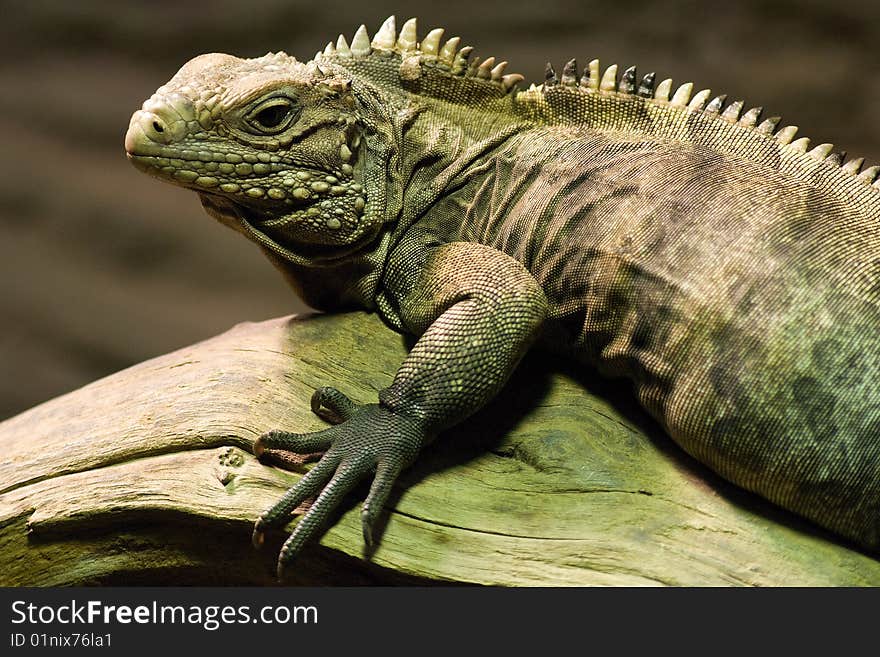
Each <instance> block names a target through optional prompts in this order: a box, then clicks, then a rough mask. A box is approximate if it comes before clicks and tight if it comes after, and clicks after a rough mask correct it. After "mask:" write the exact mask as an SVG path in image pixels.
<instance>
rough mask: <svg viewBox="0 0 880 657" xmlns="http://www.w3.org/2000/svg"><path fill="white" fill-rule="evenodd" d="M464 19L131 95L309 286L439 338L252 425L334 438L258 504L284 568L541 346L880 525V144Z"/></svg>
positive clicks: (145, 160) (157, 130)
mask: <svg viewBox="0 0 880 657" xmlns="http://www.w3.org/2000/svg"><path fill="white" fill-rule="evenodd" d="M442 35H443V30H441V29H435V30H432V31H430V32H429V33H428V34H427V35H426V36H425V38H424V39H423V40H421V41H419V40H418V38H417V31H416V21H415V19H411V20H409V21H407V22H406V23H405V24H404V25H403V26H402V28H401V29H400V32H399V34H398V32H397V30H396V27H395V22H394V18H393V17H391V18H389V19H388V20H387V21H385V23H384V24H383V25H382V27H381V28H380V29H379V31H378V33H377V34H376V35H375V37H374V38H373V39H372V41H371V40H370V37H369V35H368V33H367V30H366V28H364V27H363V26H361V27H360V29H358V31H357V32H356V33H355V35H354V37H353V39H352V41H351V43H350V44H349V43H348V42H347V41H346V39H345V37H343V36H340V37H339V39H338V41H336V43H335V45H334V43H332V42H331V43H330V44H328V45H327V48H326V49H325V50H324V51H323V53H318V54H317V55H316V56H315V58H314V59H313V60H312V61H310V62H307V63H301V62H299V61H297V60H296V59H294V58H293V57H290V56H288V55H287V54H285V53H283V52H278V53H269V54H267V55H265V56H264V57H259V58H256V59H239V58H236V57H232V56H230V55H225V54H208V55H202V56H200V57H196V58H195V59H193V60H191V61H190V62H188V63H187V64H186V65H185V66H184V67H183V68H181V69H180V71H179V72H178V73H177V74H176V75H175V76H174V77H173V78H172V79H171V80H170V81H169V82H168V83H167V84H165V85H164V86H162V87H160V88H159V89H158V91H156V93H155V94H154V95H153V96H152V97H151V98H150V99H149V100H147V101H146V102H145V103H144V105H143V108H142V109H141V110H139V111H137V112H135V113H134V115H133V116H132V119H131V124H130V127H129V129H128V134H127V135H126V138H125V147H126V150H127V152H128V157H129V158H130V159H131V161H132V162H133V163H134V164H135V165H136V166H137V167H138V168H140V169H142V170H144V171H146V172H147V173H149V174H151V175H154V176H157V177H159V178H161V179H163V180H168V181H171V182H174V183H176V184H179V185H182V186H185V187H188V188H190V189H194V190H196V191H197V192H198V193H199V195H200V197H201V200H202V203H203V205H204V207H205V208H206V209H207V211H208V212H209V213H210V214H211V215H213V216H214V217H216V218H217V219H219V220H220V221H221V222H223V223H225V224H227V225H228V226H231V227H232V228H234V229H236V230H238V231H240V232H241V233H243V234H244V235H245V236H247V237H248V238H250V239H251V240H253V241H255V242H256V243H257V244H259V245H260V246H261V247H262V249H263V250H264V251H265V253H266V254H267V255H268V257H269V258H270V259H271V260H272V261H273V263H274V264H275V265H276V266H277V267H278V268H279V269H280V270H281V271H282V272H283V273H284V274H285V276H286V278H287V279H288V280H289V281H290V283H291V284H292V285H293V287H294V288H295V290H296V291H297V292H298V293H299V295H300V296H301V297H302V298H303V300H304V301H305V302H306V303H308V304H309V305H311V306H313V307H315V308H318V309H322V310H337V309H342V308H364V309H368V310H375V311H377V312H378V313H380V314H381V316H382V317H383V318H384V320H385V321H386V322H387V323H388V324H390V325H391V326H392V327H393V328H395V329H397V330H399V331H401V332H406V333H411V334H414V335H417V336H419V338H418V340H417V342H416V343H415V346H414V347H413V349H412V350H411V352H410V354H409V356H408V357H407V358H406V359H405V361H404V362H403V364H402V366H401V367H400V369H399V370H398V372H397V374H396V376H395V378H394V381H393V383H392V384H391V385H390V386H389V387H388V388H386V389H384V390H382V391H381V392H380V393H379V396H378V403H376V404H365V405H359V404H356V403H354V402H352V401H351V400H349V399H348V398H347V397H345V396H344V395H343V394H342V393H340V392H338V391H337V390H335V389H333V388H321V389H319V390H318V391H317V392H316V393H315V394H314V396H313V397H312V409H313V410H314V411H315V412H316V413H318V414H319V415H320V416H321V417H322V418H324V419H326V420H328V421H330V422H332V423H333V424H334V425H335V426H332V427H330V428H328V429H326V430H323V431H318V432H314V433H306V434H297V433H288V432H286V431H271V432H269V433H267V434H265V435H263V436H262V437H261V438H259V440H258V441H257V442H256V444H255V445H254V451H255V453H256V454H258V455H260V454H261V453H262V452H263V451H264V450H266V449H271V450H289V451H291V452H295V453H299V454H308V453H314V452H325V453H324V455H323V457H322V458H321V459H320V461H319V462H318V463H317V465H315V467H313V468H312V469H311V470H310V471H309V472H308V474H306V475H305V476H304V477H303V478H302V479H301V480H300V481H299V482H298V483H297V484H296V485H295V486H294V487H293V488H292V489H291V490H290V491H288V493H287V494H286V495H285V496H284V497H283V498H282V499H281V500H280V501H279V502H278V503H277V504H276V505H275V506H273V507H272V508H271V509H269V510H268V511H266V512H265V513H264V514H263V515H262V516H260V518H259V520H257V522H256V527H255V530H254V541H255V543H257V544H259V543H260V542H261V540H262V535H263V532H264V530H266V529H267V528H271V527H278V526H283V525H284V524H286V523H287V522H288V521H289V520H290V517H291V515H292V513H293V512H294V510H295V509H296V508H297V507H298V506H299V505H300V504H301V503H303V502H304V501H305V500H307V499H309V498H313V497H315V496H317V499H316V501H315V502H314V503H313V504H312V505H311V508H310V509H309V510H308V512H307V513H305V515H304V516H303V517H302V518H301V520H300V521H299V523H298V524H297V525H296V528H295V530H294V531H293V533H292V535H291V536H290V537H289V539H288V540H287V542H286V543H285V544H284V547H283V548H282V551H281V555H280V558H279V573H280V572H281V571H282V570H283V568H284V566H285V564H287V563H289V562H290V561H291V560H292V559H293V558H294V556H295V555H296V554H297V552H298V551H299V550H300V549H301V547H302V546H303V544H304V543H305V542H307V541H308V540H310V539H312V538H313V537H315V536H316V534H318V532H319V530H320V527H321V524H322V523H323V522H324V521H325V520H326V519H327V517H328V515H329V514H330V513H331V512H332V511H333V509H334V507H336V506H337V505H338V504H339V502H340V501H341V500H342V498H343V496H345V495H346V494H347V493H348V492H349V491H351V490H352V489H353V488H354V487H355V486H356V485H357V484H358V482H359V481H360V480H361V479H363V478H365V477H367V476H368V475H370V474H371V473H373V472H375V476H374V478H373V480H372V486H371V488H370V491H369V494H368V496H367V498H366V501H365V503H364V506H363V515H362V518H363V531H364V538H365V540H366V542H367V543H368V544H369V543H370V542H371V541H372V528H373V526H374V523H375V521H376V518H377V516H378V514H379V513H380V510H381V509H382V506H383V504H384V503H385V501H386V500H387V498H388V495H389V493H390V491H391V488H392V485H393V482H394V480H395V478H396V477H397V476H398V474H399V473H400V472H401V471H402V470H403V469H404V468H406V467H407V466H408V465H409V464H411V463H412V462H413V460H414V459H415V458H416V457H417V455H418V453H419V451H420V450H421V449H422V447H424V446H425V444H426V443H428V442H429V441H431V440H432V439H433V438H434V437H435V436H436V435H437V434H438V433H439V432H441V431H443V430H444V429H447V428H449V427H451V426H452V425H454V424H456V423H458V422H460V421H461V420H463V419H464V418H466V417H467V416H469V415H470V414H472V413H473V412H475V411H476V410H477V409H479V408H480V407H482V406H483V405H484V404H486V403H487V402H488V401H489V400H490V399H492V397H493V396H494V395H495V394H496V393H497V392H498V391H499V389H500V388H501V387H502V386H503V385H504V383H505V381H506V380H507V379H508V377H509V376H510V374H511V372H512V370H513V369H514V368H515V367H516V365H517V363H518V362H519V360H520V359H521V358H522V356H523V355H524V353H525V352H526V351H527V350H528V349H529V348H530V347H531V346H532V344H533V343H537V345H538V346H539V347H541V348H546V349H551V350H553V351H555V352H559V353H564V354H569V355H570V356H571V357H573V358H577V359H579V360H580V361H582V362H583V363H585V364H588V365H590V366H593V367H595V368H596V369H597V370H598V371H599V372H600V373H602V374H605V375H608V376H623V377H627V378H629V379H630V380H631V381H632V382H633V384H634V388H635V393H636V395H637V396H638V399H639V400H640V402H641V404H642V405H643V406H644V407H645V408H646V409H647V410H648V411H649V412H650V413H651V414H652V415H653V416H654V417H655V418H657V420H659V422H660V423H661V424H662V425H663V427H664V428H665V429H666V431H668V433H669V435H670V436H672V438H673V439H674V440H675V441H676V442H677V443H678V444H679V445H681V446H682V447H683V448H684V449H685V450H687V451H688V452H689V453H691V454H692V455H693V456H695V457H696V458H697V459H698V460H700V461H702V462H703V463H705V464H707V465H708V466H710V467H711V468H713V469H714V470H716V471H717V472H718V473H720V474H721V475H722V476H724V477H726V478H727V479H729V480H731V481H733V482H734V483H736V484H738V485H740V486H742V487H744V488H746V489H748V490H751V491H755V492H757V493H759V494H760V495H762V496H764V497H766V498H768V499H770V500H772V501H773V502H775V503H776V504H778V505H780V506H782V507H784V508H786V509H789V510H791V511H794V512H796V513H798V514H800V515H803V516H806V517H807V518H810V519H812V520H813V521H815V522H816V523H818V524H820V525H822V526H824V527H827V528H829V529H831V530H833V531H834V532H836V533H838V534H840V535H842V536H844V537H847V538H849V539H851V540H852V541H854V542H855V543H857V544H858V545H860V546H861V547H863V548H867V549H868V550H870V551H876V550H878V549H880V349H878V330H880V181H877V182H874V181H875V179H877V177H878V172H880V167H876V166H875V167H870V168H866V169H865V170H861V168H862V160H861V159H856V160H850V161H848V162H846V163H844V156H843V154H841V153H835V152H833V151H832V146H831V144H821V145H819V146H816V147H815V148H812V149H811V150H810V148H809V140H808V139H806V138H801V139H797V140H796V141H795V140H794V136H795V132H796V128H794V127H783V128H781V129H778V122H779V119H778V118H776V117H774V118H768V119H766V120H764V121H763V122H760V123H759V120H760V115H761V109H760V108H753V109H749V110H747V111H743V109H744V106H743V103H742V102H741V101H737V102H734V103H731V104H728V105H726V106H725V97H724V96H718V97H716V98H714V99H712V98H710V92H709V91H708V90H704V91H700V92H699V93H696V94H692V91H693V85H692V84H691V83H687V84H684V85H681V86H680V87H678V89H677V90H676V91H674V92H673V87H672V82H671V80H663V81H662V82H659V83H658V84H656V85H655V76H654V74H653V73H649V74H648V75H645V76H644V77H642V78H641V79H640V78H638V77H637V76H636V69H635V67H633V68H629V69H627V70H626V71H625V72H623V74H622V76H621V77H620V79H619V80H618V74H617V67H616V66H611V67H609V68H607V69H606V70H605V71H604V73H603V72H601V71H600V68H599V63H598V61H595V60H594V61H592V62H590V63H589V64H588V65H587V67H586V69H585V70H584V71H583V74H582V76H580V77H579V76H578V70H577V66H576V63H575V61H574V60H572V61H570V62H568V63H567V64H566V65H565V67H564V69H563V70H562V74H561V77H557V76H556V74H555V72H554V71H553V68H552V67H551V66H550V65H548V66H547V74H546V80H545V81H544V83H543V84H542V85H541V86H538V87H535V86H534V85H533V86H532V87H531V88H529V89H528V90H522V91H521V90H519V88H518V86H519V83H520V82H521V81H522V80H523V77H522V76H521V75H516V74H505V73H504V69H505V66H506V62H496V61H495V59H494V58H492V57H489V58H487V59H485V60H482V61H480V60H479V59H476V58H472V57H470V55H471V51H472V48H470V47H462V48H459V43H460V42H459V38H458V37H455V38H452V39H449V40H447V41H443V38H442Z"/></svg>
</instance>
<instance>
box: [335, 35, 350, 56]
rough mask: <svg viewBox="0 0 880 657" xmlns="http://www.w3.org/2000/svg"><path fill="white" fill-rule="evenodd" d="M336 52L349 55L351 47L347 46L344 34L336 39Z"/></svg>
mask: <svg viewBox="0 0 880 657" xmlns="http://www.w3.org/2000/svg"><path fill="white" fill-rule="evenodd" d="M336 53H337V54H339V55H341V56H343V57H350V56H351V48H349V47H348V41H346V40H345V36H344V35H342V34H340V35H339V38H338V39H336Z"/></svg>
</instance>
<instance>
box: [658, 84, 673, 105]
mask: <svg viewBox="0 0 880 657" xmlns="http://www.w3.org/2000/svg"><path fill="white" fill-rule="evenodd" d="M670 91H672V78H666V79H665V80H663V81H662V82H661V83H660V84H658V85H657V90H656V91H655V92H654V98H656V99H657V100H662V101H666V102H669V92H670Z"/></svg>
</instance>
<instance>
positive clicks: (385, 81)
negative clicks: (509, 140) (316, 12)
mask: <svg viewBox="0 0 880 657" xmlns="http://www.w3.org/2000/svg"><path fill="white" fill-rule="evenodd" d="M442 34H443V30H442V29H434V30H431V31H430V32H429V33H428V34H427V35H426V36H425V38H424V39H423V40H422V41H419V39H418V38H417V36H416V21H415V19H410V20H409V21H407V22H406V23H405V24H404V25H403V27H402V28H401V30H400V32H399V33H398V31H397V29H396V27H395V22H394V17H393V16H392V17H390V18H389V19H388V20H386V21H385V23H384V24H383V25H382V27H381V28H380V29H379V31H378V32H377V33H376V35H375V37H374V38H372V39H371V38H370V36H369V34H368V33H367V30H366V28H365V27H364V26H361V27H360V28H359V29H358V31H357V32H356V33H355V35H354V37H353V39H352V41H351V45H350V46H349V44H348V42H347V41H346V39H345V38H344V37H343V36H340V37H339V39H338V40H337V42H336V44H335V45H334V44H333V43H331V44H328V46H327V48H326V49H325V50H324V52H323V53H318V54H316V56H315V58H314V60H312V61H310V62H307V63H302V62H298V61H297V60H296V59H294V58H293V57H290V56H288V55H286V54H285V53H281V52H279V53H269V54H268V55H265V56H264V57H259V58H256V59H239V58H237V57H233V56H230V55H225V54H208V55H201V56H199V57H196V58H195V59H193V60H191V61H190V62H188V63H187V64H186V65H184V66H183V68H181V69H180V71H178V73H177V74H176V75H175V76H174V77H173V78H172V79H171V80H170V81H169V82H168V83H166V84H165V85H163V86H162V87H160V88H159V89H158V90H157V91H156V93H154V94H153V96H152V97H150V98H149V99H148V100H147V101H146V102H145V103H144V104H143V106H142V108H141V109H140V110H138V111H137V112H135V113H134V115H133V116H132V118H131V123H130V125H129V129H128V133H127V134H126V137H125V148H126V151H127V153H128V157H129V159H130V160H131V161H132V163H133V164H134V165H135V166H137V167H138V168H140V169H142V170H144V171H146V172H147V173H149V174H151V175H154V176H156V177H158V178H161V179H164V180H167V181H169V182H173V183H175V184H178V185H181V186H184V187H188V188H191V189H194V190H195V191H197V192H198V193H199V195H200V196H201V199H202V203H203V205H204V206H205V208H206V209H207V210H208V212H209V213H210V214H212V215H213V216H215V217H217V218H218V219H220V220H221V221H223V222H224V223H226V224H228V225H230V226H232V227H234V228H236V229H238V230H240V231H242V232H244V233H245V234H246V235H247V236H248V237H250V238H251V239H254V240H255V241H257V242H259V243H261V244H262V245H263V246H264V247H266V248H267V249H268V250H269V251H272V252H274V253H275V254H276V255H279V256H281V258H282V259H284V260H286V261H292V262H294V263H299V264H305V265H310V264H314V263H315V261H316V260H317V261H323V262H326V261H327V260H334V259H338V258H341V257H345V254H346V253H350V252H351V251H352V250H353V249H358V248H360V247H361V246H362V245H364V244H367V243H369V242H370V241H371V240H372V238H374V237H375V236H376V235H377V234H378V233H379V232H380V231H381V229H382V227H383V225H386V224H389V223H393V222H394V220H395V219H396V218H398V215H399V212H400V209H401V205H402V198H403V195H404V193H405V188H406V185H407V184H415V185H417V186H424V185H427V184H432V183H430V182H426V181H431V179H432V176H433V171H434V169H432V168H430V167H431V166H432V163H433V166H434V168H436V169H438V170H439V168H442V166H443V165H444V164H445V163H446V162H448V161H450V160H451V159H452V158H453V157H454V156H455V155H456V149H462V148H464V147H465V146H466V145H467V143H470V142H469V141H468V140H471V141H473V140H477V139H480V138H481V137H483V136H485V135H481V134H480V132H481V131H482V132H485V133H487V134H490V135H491V134H493V133H494V132H497V130H496V128H495V126H496V125H497V123H498V121H499V120H500V119H499V118H497V117H501V116H502V115H503V113H504V112H506V111H507V110H508V108H510V107H511V104H510V102H509V96H510V94H511V93H513V91H514V90H515V88H516V85H517V83H518V82H519V81H521V80H522V76H521V75H516V74H513V75H504V67H505V66H506V62H500V63H498V64H496V63H495V60H494V58H491V57H490V58H487V59H485V60H482V61H480V60H479V59H477V60H471V61H470V62H469V59H468V58H469V55H470V53H471V51H472V50H473V48H470V47H464V48H459V41H460V39H459V38H458V37H453V38H452V39H448V40H446V41H445V42H443V41H442ZM428 99H433V101H434V102H435V106H436V103H442V104H445V105H444V107H445V108H446V109H444V110H442V111H441V112H439V113H438V114H437V115H435V117H436V116H443V117H444V118H443V119H442V120H435V119H430V120H425V119H424V116H426V113H430V109H429V107H430V102H428ZM451 105H458V106H459V107H460V112H461V116H458V118H455V119H454V120H452V121H451V122H450V121H449V117H450V116H453V113H454V111H455V110H454V109H452V110H451V109H450V106H451ZM502 108H503V111H502ZM481 110H482V111H485V112H495V113H496V114H497V117H496V118H492V119H491V120H489V119H484V118H481V117H479V116H478V112H479V111H481ZM465 115H467V117H466V116H465ZM474 116H477V119H474V118H473V117H474ZM419 117H422V118H419ZM468 117H469V118H468ZM465 118H467V119H468V120H465ZM418 121H422V123H423V125H427V126H428V127H427V128H422V129H418V128H417V129H413V127H414V126H415V125H416V124H417V122H418ZM443 121H445V122H447V123H450V126H451V131H453V132H456V135H455V136H453V135H452V132H444V131H443V130H440V129H438V128H437V127H436V126H437V125H439V123H441V122H443ZM414 169H420V170H421V171H422V179H420V180H416V179H415V178H414V177H413V176H412V175H411V174H412V171H413V170H414ZM368 171H369V172H370V173H369V175H366V173H367V172H368ZM422 196H424V197H425V198H427V197H428V196H429V195H427V194H425V195H420V196H419V197H420V198H421V197H422ZM417 212H418V209H416V210H413V214H417ZM372 241H375V240H372Z"/></svg>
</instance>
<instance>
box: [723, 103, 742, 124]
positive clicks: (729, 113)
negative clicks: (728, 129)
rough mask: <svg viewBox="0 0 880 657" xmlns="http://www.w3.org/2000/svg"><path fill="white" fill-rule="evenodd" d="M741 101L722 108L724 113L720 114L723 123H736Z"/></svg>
mask: <svg viewBox="0 0 880 657" xmlns="http://www.w3.org/2000/svg"><path fill="white" fill-rule="evenodd" d="M742 108H743V101H741V100H737V101H734V102H732V103H731V104H730V105H728V106H727V107H725V108H724V111H723V112H722V113H721V118H722V119H724V120H725V121H730V122H731V123H736V122H737V121H739V115H740V112H742Z"/></svg>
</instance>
